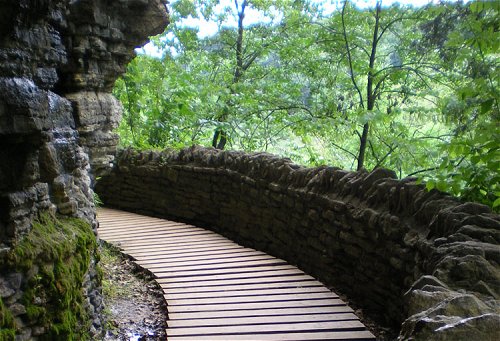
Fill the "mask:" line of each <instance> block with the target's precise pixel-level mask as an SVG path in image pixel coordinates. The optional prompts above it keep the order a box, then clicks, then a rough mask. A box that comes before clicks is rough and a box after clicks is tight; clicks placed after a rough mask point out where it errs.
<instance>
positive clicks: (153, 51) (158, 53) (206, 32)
mask: <svg viewBox="0 0 500 341" xmlns="http://www.w3.org/2000/svg"><path fill="white" fill-rule="evenodd" d="M455 1H456V0H455ZM311 2H312V3H316V4H320V5H321V7H323V13H324V14H325V15H329V14H331V13H332V12H334V11H335V10H336V9H339V8H341V7H342V4H343V3H344V1H343V0H311ZM452 2H453V0H452ZM465 2H469V1H465ZM354 3H355V4H356V6H357V7H359V8H370V7H375V4H376V3H377V0H355V1H354ZM395 3H399V4H401V5H411V6H414V7H421V6H425V5H427V4H430V3H434V4H437V3H439V0H383V1H382V6H391V5H393V4H395ZM227 7H229V8H231V9H232V12H233V16H228V18H227V19H226V21H225V22H224V23H223V24H222V27H236V26H238V21H237V16H236V13H235V12H236V11H235V9H234V2H233V0H221V1H220V4H219V5H218V6H217V7H216V8H215V11H214V12H215V13H222V12H223V11H224V9H225V8H227ZM271 12H272V11H271ZM275 16H276V17H275V18H270V17H269V16H266V15H265V14H264V13H263V12H261V11H258V10H256V9H254V8H253V7H251V6H249V7H247V8H246V9H245V21H244V24H245V27H248V26H251V25H254V24H257V23H266V24H270V23H272V22H273V21H275V22H279V21H280V20H281V16H280V15H279V14H276V15H275ZM182 25H184V26H187V27H193V28H197V29H198V37H199V38H206V37H209V36H212V35H214V34H216V33H217V32H218V30H219V25H218V24H217V22H215V21H207V20H205V19H203V18H202V17H201V16H200V18H192V17H189V18H187V19H184V20H182ZM136 52H137V53H138V54H147V55H150V56H152V57H157V58H161V57H162V55H163V51H162V50H161V49H159V48H158V47H156V46H154V45H153V44H152V43H148V44H146V45H144V46H143V47H141V48H137V49H136Z"/></svg>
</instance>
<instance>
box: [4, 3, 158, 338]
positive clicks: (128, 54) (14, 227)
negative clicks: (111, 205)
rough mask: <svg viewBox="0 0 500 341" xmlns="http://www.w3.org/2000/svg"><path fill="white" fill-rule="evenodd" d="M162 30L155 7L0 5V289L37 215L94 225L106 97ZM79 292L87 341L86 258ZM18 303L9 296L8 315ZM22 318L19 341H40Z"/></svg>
mask: <svg viewBox="0 0 500 341" xmlns="http://www.w3.org/2000/svg"><path fill="white" fill-rule="evenodd" d="M167 23H168V14H167V11H166V7H165V1H162V0H120V1H102V0H79V1H74V0H3V1H0V160H2V162H0V280H2V281H3V282H5V281H7V282H9V280H8V279H9V278H10V276H11V275H12V274H11V273H8V272H7V270H6V269H3V268H2V267H1V264H2V260H3V259H2V258H3V257H6V256H7V254H8V253H9V250H11V249H12V247H13V245H16V244H17V243H19V242H21V241H22V240H23V238H25V236H26V235H27V234H28V233H29V231H30V230H31V228H32V222H33V221H34V219H35V218H36V217H37V215H38V214H39V213H40V212H45V211H50V212H58V213H59V214H62V215H67V216H73V217H79V218H82V219H84V220H86V221H87V222H90V223H91V224H92V226H93V227H94V228H95V227H96V226H97V224H96V221H95V208H94V204H93V192H92V188H91V187H92V184H93V181H94V180H93V179H95V177H96V176H99V175H100V174H103V173H105V172H106V171H107V170H108V169H109V166H110V162H111V161H112V160H113V155H114V152H115V149H116V145H117V143H118V139H117V137H116V135H115V134H114V133H112V129H113V128H114V127H116V125H117V124H118V121H119V119H120V115H121V105H120V104H119V103H118V102H117V101H116V100H115V99H114V98H113V97H112V95H111V89H112V87H113V84H114V82H115V80H116V79H117V78H118V77H119V76H120V75H121V74H122V73H123V72H124V71H125V68H126V64H127V63H128V61H130V60H131V59H132V58H133V57H134V55H135V53H134V48H135V47H137V46H140V45H142V44H144V43H145V42H146V41H147V39H148V36H150V35H154V34H157V33H160V32H161V31H163V30H164V29H165V27H166V25H167ZM6 285H11V283H7V284H6ZM84 286H85V287H84V288H83V290H84V292H85V296H86V297H87V298H88V300H86V301H87V303H88V307H87V310H88V312H89V314H90V315H91V316H92V319H93V323H92V329H91V330H90V331H89V335H90V337H91V338H98V337H99V335H100V334H99V333H100V329H102V328H101V326H102V321H100V319H101V317H100V315H101V308H100V306H99V304H96V302H99V299H98V297H100V283H99V274H98V272H97V271H96V260H95V259H92V260H91V261H90V264H89V271H88V273H87V275H86V280H85V283H84ZM6 287H7V286H6ZM3 292H4V293H5V294H6V293H8V291H7V290H6V289H5V290H3ZM22 296H23V292H20V293H18V295H17V296H16V297H14V298H12V297H11V296H10V297H9V302H8V305H9V307H14V312H15V313H19V305H18V304H21V300H22ZM21 310H22V309H21ZM26 315H28V314H20V315H19V317H16V318H17V319H18V321H17V323H16V325H17V326H18V330H17V331H16V333H17V336H18V338H19V339H26V338H29V337H30V335H32V334H31V333H34V334H33V335H34V336H36V337H40V338H43V334H44V330H43V328H42V327H41V326H39V325H36V323H33V322H32V321H28V319H27V318H26ZM0 322H1V321H0Z"/></svg>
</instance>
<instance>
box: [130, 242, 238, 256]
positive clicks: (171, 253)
mask: <svg viewBox="0 0 500 341" xmlns="http://www.w3.org/2000/svg"><path fill="white" fill-rule="evenodd" d="M232 250H242V251H243V250H245V249H244V248H243V246H240V245H237V244H234V245H228V246H225V245H219V246H213V245H210V246H207V247H205V248H199V249H197V250H195V251H189V250H180V251H179V250H176V251H168V250H162V249H159V250H135V251H131V250H127V253H128V254H136V255H138V256H139V257H140V256H143V255H151V256H155V255H169V256H175V257H182V256H183V255H184V256H192V255H196V254H202V253H203V252H207V253H208V252H213V251H232Z"/></svg>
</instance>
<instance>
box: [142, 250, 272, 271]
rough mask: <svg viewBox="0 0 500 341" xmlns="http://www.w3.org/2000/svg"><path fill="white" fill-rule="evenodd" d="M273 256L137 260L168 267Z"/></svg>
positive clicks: (223, 255) (232, 261)
mask: <svg viewBox="0 0 500 341" xmlns="http://www.w3.org/2000/svg"><path fill="white" fill-rule="evenodd" d="M273 258H274V257H273V256H269V255H266V254H258V255H255V254H252V253H251V254H240V255H239V256H238V255H236V256H235V255H234V254H233V255H227V254H222V255H212V256H206V257H202V256H198V257H196V256H195V257H189V258H187V259H185V258H184V259H183V260H178V259H176V258H174V259H171V258H165V257H161V259H155V260H145V261H143V260H140V261H137V262H138V263H140V264H142V265H159V264H161V265H163V266H165V267H168V268H174V267H180V266H189V265H209V264H224V263H236V262H240V261H255V260H265V259H273Z"/></svg>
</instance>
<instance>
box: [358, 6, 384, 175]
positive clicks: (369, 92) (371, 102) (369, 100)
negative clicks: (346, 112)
mask: <svg viewBox="0 0 500 341" xmlns="http://www.w3.org/2000/svg"><path fill="white" fill-rule="evenodd" d="M381 10H382V2H381V1H377V5H376V9H375V27H374V28H373V38H372V50H371V53H370V65H369V69H368V82H367V85H366V110H368V111H372V110H373V109H374V108H375V99H376V96H375V93H374V91H373V77H374V76H373V74H374V72H373V68H374V66H375V58H376V56H377V45H378V40H379V36H378V30H379V26H380V21H379V20H380V11H381ZM369 130H370V123H369V122H366V123H365V124H364V125H363V133H362V134H361V137H360V138H359V140H360V141H359V154H358V168H357V169H358V170H360V169H361V168H363V167H364V164H365V152H366V145H367V143H368V132H369Z"/></svg>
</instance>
